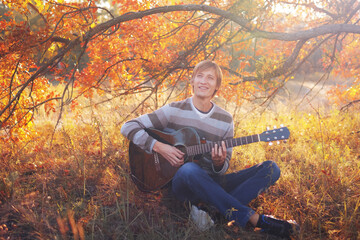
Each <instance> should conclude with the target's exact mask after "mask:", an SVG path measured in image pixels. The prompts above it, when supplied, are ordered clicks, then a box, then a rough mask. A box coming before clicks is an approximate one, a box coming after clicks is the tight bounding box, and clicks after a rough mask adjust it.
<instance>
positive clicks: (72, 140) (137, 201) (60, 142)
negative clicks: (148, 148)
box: [0, 0, 360, 239]
mask: <svg viewBox="0 0 360 240" xmlns="http://www.w3.org/2000/svg"><path fill="white" fill-rule="evenodd" d="M359 10H360V3H359V2H358V1H356V0H335V1H334V0H317V1H315V0H313V1H312V0H288V1H282V0H242V1H236V0H228V1H211V0H208V1H197V0H195V1H191V4H190V1H189V2H186V1H180V0H179V1H178V0H168V1H167V0H158V1H156V0H151V1H140V0H138V1H136V0H121V1H118V0H113V1H106V0H97V1H96V0H94V1H75V0H74V1H65V0H58V1H53V0H44V1H42V0H2V1H1V4H0V25H1V29H0V136H1V142H0V169H1V171H0V239H143V238H148V239H149V238H150V239H220V238H221V239H223V238H225V239H263V238H264V237H265V235H264V234H263V233H259V232H256V231H253V230H251V229H240V228H238V227H236V226H234V225H232V224H230V223H227V222H226V221H225V219H223V218H221V217H220V218H217V219H216V224H215V226H214V227H212V228H211V229H209V230H208V231H205V232H202V231H199V230H198V229H197V228H196V227H195V226H194V224H193V223H192V222H191V219H190V218H189V210H188V206H186V205H185V206H184V205H183V204H181V203H179V202H176V201H174V200H173V199H172V198H171V196H169V194H168V193H167V191H166V190H161V191H157V192H155V193H150V194H149V193H143V192H141V191H139V190H138V189H137V188H136V187H135V185H134V184H133V183H132V182H131V180H130V178H129V166H128V141H127V140H125V139H124V138H123V137H122V136H121V134H120V127H121V124H122V123H123V122H124V121H126V120H128V119H131V118H132V117H135V116H138V115H140V114H144V113H148V112H150V111H152V110H155V109H157V108H158V107H161V106H163V105H164V104H167V103H169V102H171V101H175V100H181V99H184V98H186V97H188V96H190V95H191V88H190V85H189V79H190V76H191V72H192V69H193V67H194V66H195V65H196V63H198V62H199V61H201V60H203V59H212V60H214V61H216V62H218V63H219V64H220V65H221V67H222V69H223V72H224V75H225V79H224V82H223V84H222V89H221V91H220V92H219V93H218V94H217V96H216V97H215V98H214V101H215V102H216V103H217V104H219V105H220V106H222V107H223V108H225V109H226V110H228V111H229V112H231V113H232V114H233V115H234V121H235V136H237V137H240V136H247V135H252V134H258V133H261V132H263V131H264V130H265V128H266V127H267V126H274V125H276V126H279V125H280V124H284V125H285V126H287V127H288V128H289V129H290V133H291V135H290V139H289V141H288V142H287V143H280V144H279V145H277V144H274V145H272V146H269V145H268V144H266V143H256V144H250V145H246V146H241V147H238V148H235V149H234V156H233V159H232V164H231V168H230V171H236V170H239V169H243V168H246V167H248V166H251V165H253V164H256V163H258V162H261V161H264V160H267V159H273V160H275V161H276V162H277V163H278V165H279V166H280V168H281V169H282V176H281V179H280V180H279V182H278V183H277V184H276V185H275V186H273V187H271V188H270V190H269V192H267V193H265V194H262V195H260V196H259V197H258V198H257V199H256V200H254V201H253V202H251V203H250V205H251V207H253V208H254V209H256V211H258V212H259V213H264V214H271V215H274V216H275V217H278V218H284V219H294V220H296V221H297V222H298V223H299V224H300V225H301V231H300V234H299V236H298V238H299V239H359V229H360V211H359V207H360V190H359V189H360V163H359V159H360V150H359V149H360V148H359V144H360V131H359V125H360V119H359V118H360V116H359V106H358V103H359V101H360V98H359V90H360V87H359V83H360V82H359V76H360V74H359V71H360V67H359V66H360V59H359V56H360V48H359V47H358V46H359V34H360V26H359V20H360V15H359ZM267 237H268V239H272V238H273V239H276V238H275V237H271V236H267Z"/></svg>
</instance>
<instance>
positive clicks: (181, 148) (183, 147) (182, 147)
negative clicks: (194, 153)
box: [175, 145, 188, 162]
mask: <svg viewBox="0 0 360 240" xmlns="http://www.w3.org/2000/svg"><path fill="white" fill-rule="evenodd" d="M175 147H176V148H177V149H179V150H180V151H182V152H183V153H185V156H184V161H185V162H187V158H188V155H187V152H186V147H185V146H184V145H176V146H175Z"/></svg>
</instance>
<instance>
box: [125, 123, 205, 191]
mask: <svg viewBox="0 0 360 240" xmlns="http://www.w3.org/2000/svg"><path fill="white" fill-rule="evenodd" d="M146 131H147V132H148V134H149V135H150V136H152V137H154V138H155V139H157V140H158V141H160V142H163V143H167V144H170V145H172V146H175V147H177V148H178V149H180V150H181V151H182V152H184V153H185V154H186V150H185V147H186V146H193V145H198V144H200V137H199V135H198V134H197V132H196V131H195V130H194V129H193V128H182V129H180V130H178V131H176V132H173V133H165V132H162V131H159V130H156V129H146ZM156 155H157V156H156ZM186 161H192V157H189V156H187V155H185V162H186ZM129 162H130V171H131V174H130V176H131V178H132V180H133V182H134V183H135V184H136V186H137V187H138V188H139V189H140V190H142V191H155V190H159V189H160V188H162V187H164V186H165V185H166V184H167V183H168V182H170V181H171V179H172V178H173V177H174V175H175V173H176V171H177V170H178V167H173V166H172V165H171V164H170V163H169V162H168V161H167V160H166V159H165V158H163V157H162V156H161V155H160V154H149V153H147V152H145V151H144V150H142V149H141V148H139V147H138V146H137V145H135V144H134V143H133V142H130V145H129Z"/></svg>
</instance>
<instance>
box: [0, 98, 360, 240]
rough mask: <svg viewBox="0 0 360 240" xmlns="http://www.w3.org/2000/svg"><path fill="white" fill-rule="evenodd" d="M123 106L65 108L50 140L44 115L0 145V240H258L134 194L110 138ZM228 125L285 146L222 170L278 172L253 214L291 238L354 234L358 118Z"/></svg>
mask: <svg viewBox="0 0 360 240" xmlns="http://www.w3.org/2000/svg"><path fill="white" fill-rule="evenodd" d="M86 103H87V102H86V101H85V100H84V102H83V103H82V104H83V105H86ZM129 109H131V106H129V105H127V104H126V103H124V102H121V101H120V100H117V102H113V103H109V104H108V105H107V106H102V107H98V108H97V109H96V108H84V109H83V110H82V111H81V115H77V114H76V113H75V112H70V111H69V112H68V113H67V114H66V115H65V116H64V117H63V119H62V122H61V124H60V125H59V126H58V127H57V129H56V131H55V133H54V135H53V132H54V127H55V122H56V121H55V116H49V117H48V118H46V117H45V116H44V117H41V118H40V119H37V123H36V125H35V127H36V131H37V134H36V135H34V137H33V138H32V140H31V141H29V142H23V143H20V142H6V143H4V142H1V146H0V148H1V152H0V154H1V155H0V169H2V171H1V173H0V201H1V202H0V239H224V238H225V239H263V238H264V235H263V234H261V233H253V232H252V231H251V230H248V229H246V230H244V229H239V228H237V227H229V226H227V224H226V221H225V220H224V219H223V218H219V219H218V221H217V224H216V226H215V227H214V228H212V229H210V230H209V231H207V232H199V231H198V230H197V229H196V228H195V227H194V226H193V225H192V224H191V222H190V221H189V219H188V213H189V212H188V209H187V206H184V205H183V204H182V203H179V202H177V201H175V200H173V199H172V198H171V196H170V195H169V194H168V193H167V191H166V190H164V191H161V192H157V193H154V194H150V195H149V194H144V193H141V192H139V191H138V190H137V189H136V188H135V186H134V184H133V183H132V182H131V180H130V179H129V177H128V171H129V170H128V165H127V161H128V160H127V144H128V143H127V141H126V140H125V139H124V138H123V137H122V136H121V134H120V125H119V123H120V122H121V120H122V117H123V116H125V114H127V113H129ZM237 121H238V123H239V125H237V126H241V128H240V127H238V128H237V129H236V135H237V136H243V135H249V134H255V133H260V132H262V131H263V130H264V129H263V128H265V127H266V126H267V125H271V126H272V125H277V126H278V125H280V124H281V123H283V124H284V125H286V126H288V127H289V129H290V131H291V138H290V140H289V142H288V143H286V144H280V145H273V146H268V145H267V144H265V143H256V144H251V145H248V146H242V147H238V148H236V149H235V150H234V156H233V159H232V167H231V169H230V171H236V170H239V169H242V168H244V167H247V166H249V165H253V164H255V163H258V162H260V161H264V160H266V159H272V160H275V161H276V162H277V163H278V165H279V166H280V168H281V170H282V176H281V178H280V180H279V182H278V183H277V184H276V185H275V186H273V187H271V189H270V190H269V191H268V192H267V193H265V194H263V195H261V196H259V197H258V198H257V199H256V200H254V201H253V202H252V203H251V206H252V207H253V208H255V209H256V210H257V211H258V212H260V213H265V214H272V215H275V216H276V217H279V218H287V219H295V220H296V221H297V222H298V223H300V225H301V227H302V230H301V233H300V236H299V239H358V238H359V237H360V235H359V229H360V211H359V207H360V190H359V189H360V170H359V169H360V161H359V158H360V133H359V128H360V114H359V113H358V111H355V110H354V111H352V112H346V113H344V112H337V111H333V112H329V113H326V114H325V113H322V112H321V111H314V112H313V113H312V114H308V113H300V112H289V111H288V112H286V113H285V112H283V113H274V112H265V113H262V114H261V115H260V114H258V113H252V114H249V115H247V116H246V117H244V116H243V117H242V118H241V119H240V118H239V119H237ZM52 137H53V141H52V142H51V141H50V140H51V139H52ZM271 238H272V237H269V236H268V239H271ZM274 239H275V238H274Z"/></svg>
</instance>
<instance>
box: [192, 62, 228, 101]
mask: <svg viewBox="0 0 360 240" xmlns="http://www.w3.org/2000/svg"><path fill="white" fill-rule="evenodd" d="M209 68H212V69H214V70H215V77H216V86H217V88H218V89H219V88H220V86H221V82H222V79H223V74H222V71H221V68H220V66H219V65H218V64H217V63H215V62H214V61H211V60H204V61H201V62H199V63H198V64H196V66H195V68H194V71H193V74H192V80H194V78H195V76H196V74H198V72H201V71H204V70H206V69H209ZM216 92H217V91H216V90H215V92H214V94H213V96H215V94H216Z"/></svg>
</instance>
